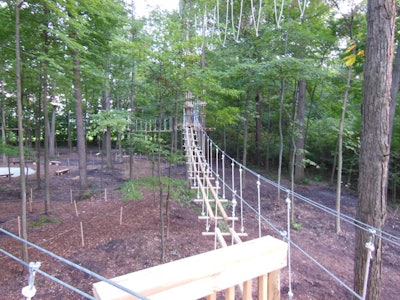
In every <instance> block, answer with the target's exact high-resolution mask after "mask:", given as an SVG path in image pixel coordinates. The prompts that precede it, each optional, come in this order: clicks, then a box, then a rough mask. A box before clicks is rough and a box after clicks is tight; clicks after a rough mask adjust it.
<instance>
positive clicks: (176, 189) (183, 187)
mask: <svg viewBox="0 0 400 300" xmlns="http://www.w3.org/2000/svg"><path fill="white" fill-rule="evenodd" d="M160 188H162V190H163V194H164V195H165V194H167V193H169V197H170V198H171V199H173V200H175V201H177V202H179V203H180V204H181V205H182V204H186V203H188V202H189V201H190V200H192V199H194V198H195V192H194V191H193V190H191V189H190V188H189V187H188V183H187V181H186V180H181V179H173V178H169V177H167V176H162V177H157V176H148V177H143V178H138V179H135V180H132V181H127V182H125V183H123V184H122V185H121V187H120V188H119V191H120V192H121V193H122V194H123V195H122V198H121V199H122V200H141V199H143V191H144V190H146V191H158V190H160Z"/></svg>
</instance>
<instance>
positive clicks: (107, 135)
mask: <svg viewBox="0 0 400 300" xmlns="http://www.w3.org/2000/svg"><path fill="white" fill-rule="evenodd" d="M106 69H108V65H106ZM108 77H109V74H108V71H106V83H105V86H104V91H103V110H105V111H109V110H110V109H111V102H110V83H109V80H108ZM103 151H104V152H105V154H106V161H107V168H108V169H112V147H111V128H110V126H107V128H106V132H104V134H103Z"/></svg>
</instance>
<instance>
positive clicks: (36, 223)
mask: <svg viewBox="0 0 400 300" xmlns="http://www.w3.org/2000/svg"><path fill="white" fill-rule="evenodd" d="M61 222H62V220H61V219H55V218H50V217H49V216H44V215H43V216H41V217H40V219H39V220H38V221H32V222H29V224H28V225H29V226H30V227H40V226H43V225H45V224H47V223H51V224H59V223H61Z"/></svg>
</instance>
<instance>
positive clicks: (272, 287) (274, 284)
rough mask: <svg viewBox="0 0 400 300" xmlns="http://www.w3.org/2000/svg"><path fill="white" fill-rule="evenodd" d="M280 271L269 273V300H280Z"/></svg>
mask: <svg viewBox="0 0 400 300" xmlns="http://www.w3.org/2000/svg"><path fill="white" fill-rule="evenodd" d="M280 273H281V271H280V270H275V271H273V272H270V273H268V297H267V298H268V299H280V298H281V290H280Z"/></svg>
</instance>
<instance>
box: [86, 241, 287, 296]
mask: <svg viewBox="0 0 400 300" xmlns="http://www.w3.org/2000/svg"><path fill="white" fill-rule="evenodd" d="M286 265H287V244H286V243H284V242H282V241H281V240H278V239H276V238H274V237H272V236H266V237H262V238H259V239H255V240H251V241H248V242H244V243H240V244H236V245H233V246H229V247H225V248H220V249H217V250H214V251H210V252H206V253H203V254H199V255H195V256H191V257H188V258H184V259H181V260H177V261H174V262H170V263H167V264H163V265H160V266H156V267H152V268H148V269H144V270H141V271H138V272H134V273H130V274H126V275H122V276H119V277H116V278H113V279H112V281H114V282H116V283H118V284H120V285H122V286H124V287H126V288H128V289H130V290H132V291H134V292H136V293H138V294H140V295H142V296H144V297H148V298H149V299H152V300H153V299H154V300H172V299H184V300H190V299H199V298H202V297H208V299H215V298H214V295H216V292H218V291H223V290H225V291H226V296H227V297H226V299H235V298H234V293H233V292H232V290H233V291H234V287H235V285H237V284H243V291H242V292H243V295H242V299H243V300H248V299H252V279H253V278H258V299H268V300H277V299H280V285H279V273H280V269H281V268H283V267H285V266H286ZM93 292H94V296H95V298H96V299H99V300H117V299H118V300H124V299H126V300H128V299H138V298H136V297H135V296H133V295H129V294H128V293H126V292H124V291H122V290H120V289H118V288H116V287H113V286H111V285H109V284H108V283H106V282H103V281H101V282H97V283H95V284H93Z"/></svg>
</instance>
